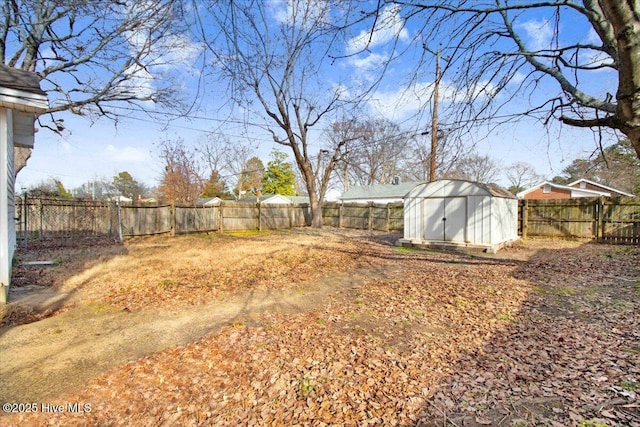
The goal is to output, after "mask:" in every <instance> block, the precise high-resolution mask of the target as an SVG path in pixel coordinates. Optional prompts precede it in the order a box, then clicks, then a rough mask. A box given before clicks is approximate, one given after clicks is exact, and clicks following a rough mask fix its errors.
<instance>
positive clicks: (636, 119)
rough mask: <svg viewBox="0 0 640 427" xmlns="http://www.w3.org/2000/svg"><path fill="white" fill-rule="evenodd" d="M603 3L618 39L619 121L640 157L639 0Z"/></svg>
mask: <svg viewBox="0 0 640 427" xmlns="http://www.w3.org/2000/svg"><path fill="white" fill-rule="evenodd" d="M600 4H601V5H602V10H603V12H604V14H605V16H606V17H607V19H608V20H609V22H611V25H612V26H613V29H614V33H615V37H616V43H617V52H618V91H617V93H616V99H617V111H616V121H617V125H618V128H619V129H620V130H621V131H622V132H623V133H624V134H625V135H627V137H628V138H629V140H630V141H631V144H632V145H633V148H634V149H635V150H636V154H637V155H638V157H639V158H640V16H639V15H638V13H637V10H636V7H637V6H636V4H637V2H635V1H634V2H631V1H620V0H601V3H600Z"/></svg>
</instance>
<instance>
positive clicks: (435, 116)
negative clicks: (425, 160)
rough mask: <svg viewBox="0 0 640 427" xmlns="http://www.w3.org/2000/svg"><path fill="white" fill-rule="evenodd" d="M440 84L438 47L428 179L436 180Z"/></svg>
mask: <svg viewBox="0 0 640 427" xmlns="http://www.w3.org/2000/svg"><path fill="white" fill-rule="evenodd" d="M439 86H440V49H438V52H437V54H436V81H435V87H434V89H433V117H432V119H431V159H430V160H431V163H430V165H429V181H430V182H433V181H435V180H436V151H437V149H438V89H439Z"/></svg>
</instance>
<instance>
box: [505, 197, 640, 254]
mask: <svg viewBox="0 0 640 427" xmlns="http://www.w3.org/2000/svg"><path fill="white" fill-rule="evenodd" d="M518 225H519V232H520V234H521V235H522V236H523V237H524V238H526V237H529V236H545V237H565V238H566V237H570V238H582V239H592V240H597V241H599V242H605V243H622V244H640V201H638V200H637V199H626V198H624V199H601V198H600V199H592V198H589V199H563V200H521V201H520V204H519V224H518Z"/></svg>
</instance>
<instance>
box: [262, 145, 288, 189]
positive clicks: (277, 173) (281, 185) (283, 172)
mask: <svg viewBox="0 0 640 427" xmlns="http://www.w3.org/2000/svg"><path fill="white" fill-rule="evenodd" d="M271 157H273V160H270V161H269V162H268V163H267V168H266V170H265V171H264V175H263V177H262V182H263V186H262V189H263V191H264V193H265V194H281V195H283V196H295V195H296V176H295V173H294V171H293V166H292V165H291V163H289V162H287V161H286V159H287V155H286V154H285V153H283V152H282V151H278V150H273V151H272V152H271Z"/></svg>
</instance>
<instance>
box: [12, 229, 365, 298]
mask: <svg viewBox="0 0 640 427" xmlns="http://www.w3.org/2000/svg"><path fill="white" fill-rule="evenodd" d="M360 258H361V255H360V253H359V251H358V249H357V246H356V245H355V243H354V242H353V241H350V240H348V239H345V238H344V237H340V236H338V235H336V234H335V233H329V232H311V231H309V230H304V229H303V230H299V231H293V232H292V231H280V232H263V233H251V234H247V233H243V234H241V235H219V234H212V235H190V236H178V237H175V238H167V237H146V238H136V239H132V240H128V241H126V242H125V243H124V245H116V244H113V243H108V242H101V244H100V245H94V246H89V247H86V246H83V247H54V248H44V249H33V248H32V249H31V250H30V251H28V252H27V253H25V254H23V255H22V256H21V260H22V261H28V260H33V259H48V260H52V261H54V265H53V266H50V267H40V268H34V267H22V268H18V269H17V270H16V276H17V279H16V281H15V283H16V285H17V286H21V285H24V284H38V285H40V286H47V287H51V288H54V289H56V290H57V291H59V292H62V293H69V295H72V296H71V297H70V298H69V300H68V301H67V305H69V304H74V303H83V304H84V303H93V304H113V305H115V306H116V307H119V308H125V309H128V310H138V309H142V308H151V309H161V308H168V309H171V310H173V309H179V308H180V307H183V306H193V305H200V304H204V303H207V302H209V301H212V300H214V299H216V298H221V297H225V296H229V295H232V294H235V293H238V292H246V291H251V290H264V289H282V288H285V287H290V286H292V285H295V284H296V283H300V282H303V281H307V280H312V279H314V278H316V277H318V276H319V275H322V274H328V273H330V272H331V271H337V270H344V269H348V268H350V267H353V266H354V265H356V264H357V263H358V260H359V259H360Z"/></svg>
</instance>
